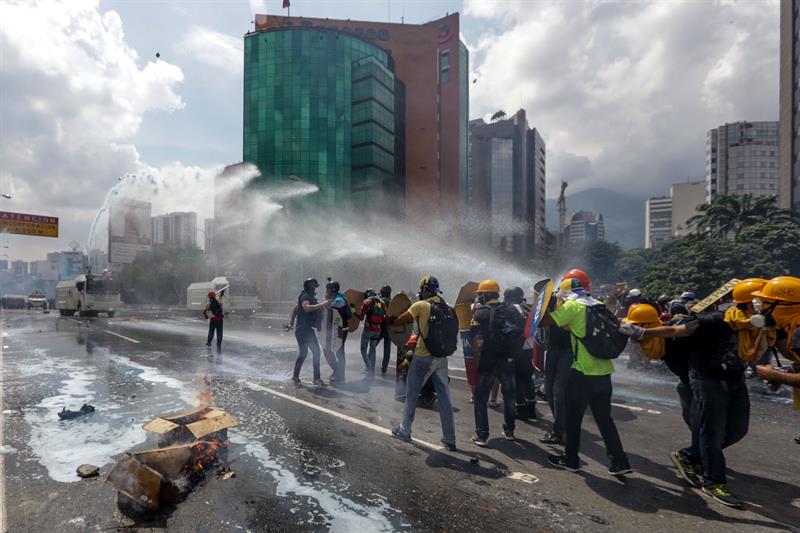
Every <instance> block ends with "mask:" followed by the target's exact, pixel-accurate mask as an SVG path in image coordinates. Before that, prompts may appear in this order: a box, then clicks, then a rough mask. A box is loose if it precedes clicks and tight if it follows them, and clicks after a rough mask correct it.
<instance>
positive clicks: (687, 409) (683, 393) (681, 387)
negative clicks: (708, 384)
mask: <svg viewBox="0 0 800 533" xmlns="http://www.w3.org/2000/svg"><path fill="white" fill-rule="evenodd" d="M676 389H677V390H678V398H680V400H681V416H682V417H683V421H684V422H686V425H687V426H688V427H689V431H694V427H695V424H694V421H693V419H692V405H693V404H694V401H693V396H694V395H693V394H692V386H691V385H690V384H689V383H684V382H683V381H680V382H678V386H677V387H676Z"/></svg>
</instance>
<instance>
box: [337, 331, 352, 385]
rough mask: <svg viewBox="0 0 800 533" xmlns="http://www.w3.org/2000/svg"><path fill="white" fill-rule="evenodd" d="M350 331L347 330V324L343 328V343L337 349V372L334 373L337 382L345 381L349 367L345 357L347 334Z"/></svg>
mask: <svg viewBox="0 0 800 533" xmlns="http://www.w3.org/2000/svg"><path fill="white" fill-rule="evenodd" d="M348 333H349V331H348V330H347V325H346V324H345V326H344V328H342V341H341V343H339V347H338V348H337V349H336V370H335V372H334V377H335V378H336V380H337V381H344V369H345V366H347V361H346V360H345V356H344V343H345V341H346V340H347V334H348Z"/></svg>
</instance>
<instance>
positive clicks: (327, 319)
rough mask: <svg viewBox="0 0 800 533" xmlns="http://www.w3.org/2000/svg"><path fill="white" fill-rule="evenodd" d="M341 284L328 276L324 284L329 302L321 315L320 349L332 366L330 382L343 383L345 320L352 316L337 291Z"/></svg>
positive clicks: (345, 302)
mask: <svg viewBox="0 0 800 533" xmlns="http://www.w3.org/2000/svg"><path fill="white" fill-rule="evenodd" d="M340 290H341V285H339V282H338V281H333V280H331V278H328V283H327V284H325V299H326V300H328V301H329V302H330V307H328V308H327V309H325V313H324V314H323V317H322V349H323V351H324V352H326V359H328V362H329V364H331V367H332V368H333V374H331V377H330V382H331V383H335V382H338V383H343V382H344V373H345V366H346V363H347V362H346V360H345V352H344V343H345V341H346V340H347V333H348V329H347V321H348V320H350V317H351V316H352V311H351V310H350V306H349V305H347V300H346V299H345V297H344V294H342V293H341V292H339V291H340Z"/></svg>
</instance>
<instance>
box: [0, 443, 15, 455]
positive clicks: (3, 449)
mask: <svg viewBox="0 0 800 533" xmlns="http://www.w3.org/2000/svg"><path fill="white" fill-rule="evenodd" d="M15 453H17V449H16V448H14V447H13V446H10V445H8V444H3V445H2V446H0V455H12V454H15Z"/></svg>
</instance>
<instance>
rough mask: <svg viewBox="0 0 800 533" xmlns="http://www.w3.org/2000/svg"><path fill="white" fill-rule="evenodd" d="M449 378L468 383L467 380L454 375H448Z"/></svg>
mask: <svg viewBox="0 0 800 533" xmlns="http://www.w3.org/2000/svg"><path fill="white" fill-rule="evenodd" d="M448 376H449V377H450V379H458V380H461V381H467V378H462V377H461V376H454V375H452V374H448Z"/></svg>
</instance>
